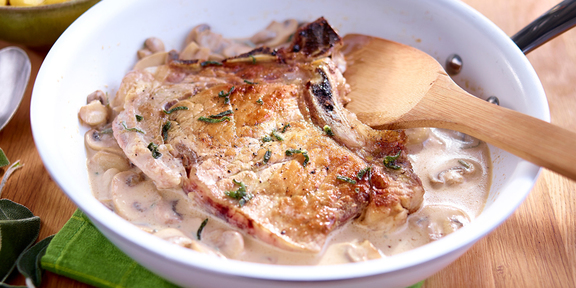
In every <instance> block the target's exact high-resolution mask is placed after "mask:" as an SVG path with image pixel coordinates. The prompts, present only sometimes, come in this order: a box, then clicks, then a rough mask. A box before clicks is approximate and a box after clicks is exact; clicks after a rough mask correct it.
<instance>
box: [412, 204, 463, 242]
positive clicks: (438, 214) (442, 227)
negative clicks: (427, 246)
mask: <svg viewBox="0 0 576 288" xmlns="http://www.w3.org/2000/svg"><path fill="white" fill-rule="evenodd" d="M409 223H410V224H409V225H410V226H411V227H412V228H415V229H419V230H422V231H423V232H424V233H423V234H424V235H428V237H429V239H430V240H431V241H435V240H438V239H440V238H442V237H444V236H446V235H448V234H450V233H452V232H454V231H456V230H458V229H460V228H462V227H463V226H465V225H466V224H468V223H470V217H469V216H468V215H467V214H466V212H464V211H462V210H461V209H459V208H457V207H453V206H449V205H427V206H425V207H424V208H423V209H422V210H420V211H418V212H417V213H415V214H414V215H413V216H411V217H410V219H409Z"/></svg>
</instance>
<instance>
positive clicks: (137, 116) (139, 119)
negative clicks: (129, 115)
mask: <svg viewBox="0 0 576 288" xmlns="http://www.w3.org/2000/svg"><path fill="white" fill-rule="evenodd" d="M142 120H144V117H142V116H140V115H136V121H138V122H140V121H142Z"/></svg>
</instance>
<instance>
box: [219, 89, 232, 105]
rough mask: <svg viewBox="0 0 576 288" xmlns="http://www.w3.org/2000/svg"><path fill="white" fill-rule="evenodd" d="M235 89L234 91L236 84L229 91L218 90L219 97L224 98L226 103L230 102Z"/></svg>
mask: <svg viewBox="0 0 576 288" xmlns="http://www.w3.org/2000/svg"><path fill="white" fill-rule="evenodd" d="M233 91H234V86H232V88H230V91H228V93H224V90H222V91H220V92H218V97H222V98H224V104H228V103H230V95H232V92H233Z"/></svg>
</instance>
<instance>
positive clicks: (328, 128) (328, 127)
mask: <svg viewBox="0 0 576 288" xmlns="http://www.w3.org/2000/svg"><path fill="white" fill-rule="evenodd" d="M322 129H324V133H326V134H328V136H334V132H332V128H330V126H328V125H324V128H322Z"/></svg>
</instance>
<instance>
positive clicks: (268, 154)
mask: <svg viewBox="0 0 576 288" xmlns="http://www.w3.org/2000/svg"><path fill="white" fill-rule="evenodd" d="M270 157H272V151H270V149H268V150H266V153H264V164H266V163H268V161H269V160H270Z"/></svg>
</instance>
